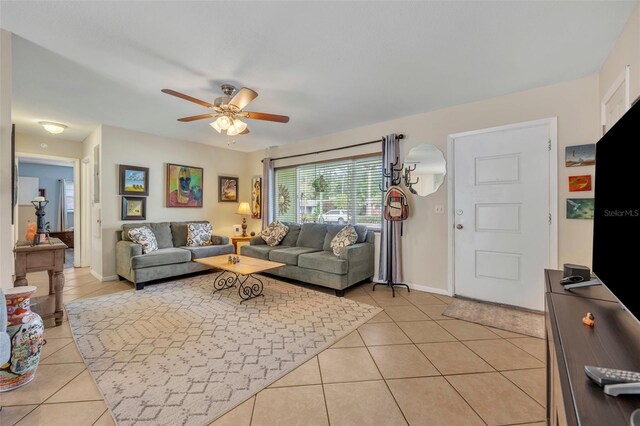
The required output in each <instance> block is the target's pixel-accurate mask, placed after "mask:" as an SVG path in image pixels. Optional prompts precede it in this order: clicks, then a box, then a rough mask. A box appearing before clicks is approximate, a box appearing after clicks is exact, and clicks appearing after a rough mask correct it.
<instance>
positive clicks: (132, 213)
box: [122, 196, 147, 220]
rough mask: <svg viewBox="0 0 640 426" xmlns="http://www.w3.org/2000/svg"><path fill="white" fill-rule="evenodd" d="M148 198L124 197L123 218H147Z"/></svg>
mask: <svg viewBox="0 0 640 426" xmlns="http://www.w3.org/2000/svg"><path fill="white" fill-rule="evenodd" d="M146 218H147V199H146V198H145V197H129V196H124V197H122V220H145V219H146Z"/></svg>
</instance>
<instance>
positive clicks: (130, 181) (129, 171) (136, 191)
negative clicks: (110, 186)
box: [118, 164, 149, 197]
mask: <svg viewBox="0 0 640 426" xmlns="http://www.w3.org/2000/svg"><path fill="white" fill-rule="evenodd" d="M119 169H120V173H118V174H119V175H120V195H141V196H145V197H146V196H148V195H149V168H148V167H138V166H126V165H124V164H120V166H119Z"/></svg>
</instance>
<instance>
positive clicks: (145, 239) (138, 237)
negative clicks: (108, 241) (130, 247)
mask: <svg viewBox="0 0 640 426" xmlns="http://www.w3.org/2000/svg"><path fill="white" fill-rule="evenodd" d="M127 234H128V235H129V238H131V241H133V242H134V243H136V244H140V245H141V246H142V253H143V254H146V253H151V252H153V251H156V250H158V240H156V236H155V235H154V234H153V231H151V229H150V228H149V227H148V226H139V227H137V228H131V229H129V232H127Z"/></svg>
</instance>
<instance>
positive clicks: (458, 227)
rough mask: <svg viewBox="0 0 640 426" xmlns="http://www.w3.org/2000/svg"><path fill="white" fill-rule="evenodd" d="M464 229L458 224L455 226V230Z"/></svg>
mask: <svg viewBox="0 0 640 426" xmlns="http://www.w3.org/2000/svg"><path fill="white" fill-rule="evenodd" d="M462 228H464V226H462V225H461V224H460V223H459V224H457V225H456V229H462Z"/></svg>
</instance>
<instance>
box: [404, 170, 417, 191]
mask: <svg viewBox="0 0 640 426" xmlns="http://www.w3.org/2000/svg"><path fill="white" fill-rule="evenodd" d="M417 167H418V165H417V164H414V165H413V167H411V166H407V167H405V168H404V174H403V175H402V177H403V179H404V186H406V187H407V189H409V191H410V192H411V193H412V194H417V192H416V190H415V189H413V185H415V184H417V183H418V182H420V176H418V177H417V178H416V181H415V182H411V172H412V171H414V170H415V169H416V168H417Z"/></svg>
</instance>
